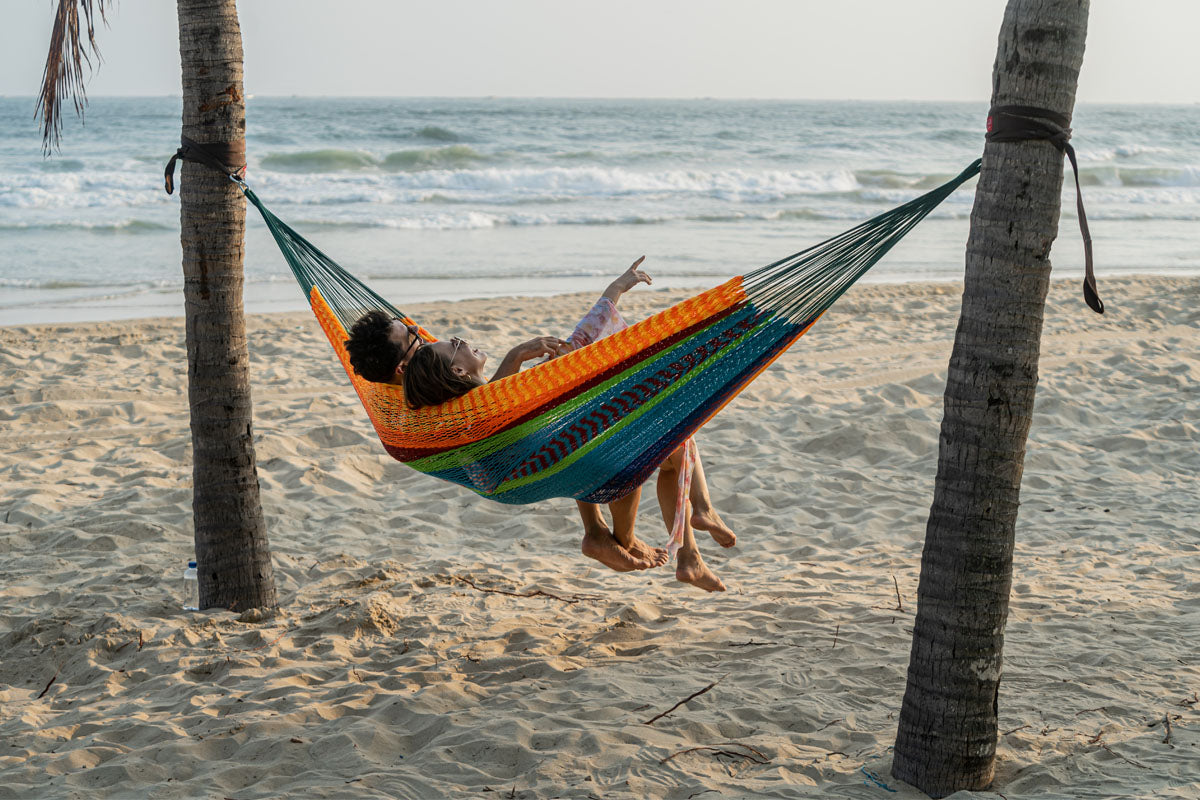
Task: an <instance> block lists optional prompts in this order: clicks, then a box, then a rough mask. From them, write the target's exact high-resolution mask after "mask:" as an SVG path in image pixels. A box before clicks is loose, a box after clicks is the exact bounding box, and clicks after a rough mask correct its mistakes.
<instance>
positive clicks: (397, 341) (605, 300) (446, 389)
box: [346, 256, 737, 592]
mask: <svg viewBox="0 0 1200 800" xmlns="http://www.w3.org/2000/svg"><path fill="white" fill-rule="evenodd" d="M644 259H645V256H642V258H639V259H638V260H637V261H635V262H633V265H632V266H630V267H629V269H628V270H626V271H625V272H624V273H622V274H621V276H620V277H618V278H617V279H616V280H615V281H613V282H612V283H611V284H610V285H609V287H608V288H607V289H605V291H604V293H603V294H602V295H601V296H600V299H599V300H597V301H596V304H595V305H594V306H592V309H591V310H590V311H589V312H588V313H587V315H586V316H584V318H583V319H582V320H581V321H580V323H579V325H578V326H576V328H575V332H574V333H572V334H571V337H570V338H569V339H566V340H564V339H558V338H555V337H552V336H538V337H536V338H534V339H530V340H529V341H527V342H524V343H522V344H519V345H517V346H516V347H514V348H513V349H512V350H510V351H509V352H508V354H507V355H506V356H505V357H504V358H503V359H502V360H501V362H500V366H499V368H498V369H497V370H496V373H495V374H494V375H493V376H492V378H491V379H492V380H493V381H496V380H499V379H501V378H506V377H508V376H509V375H513V374H515V373H517V372H518V371H520V369H521V365H522V364H524V363H525V362H527V361H532V360H534V359H538V358H542V357H547V358H554V357H555V356H560V355H562V354H564V353H568V352H570V351H572V350H575V349H577V348H579V347H583V346H585V345H588V344H591V343H592V342H594V341H596V340H597V339H601V338H603V337H605V336H608V335H609V334H612V333H615V332H617V331H619V330H622V329H624V328H625V327H626V324H625V321H624V320H623V319H622V318H621V315H620V313H618V311H617V302H618V301H619V300H620V298H621V295H623V294H624V293H625V292H627V291H629V290H630V289H632V288H633V287H634V286H636V285H638V284H639V283H645V284H649V283H650V282H651V281H650V276H649V275H647V274H646V273H645V272H642V271H641V270H639V269H638V267H639V266H640V265H641V263H642V261H643V260H644ZM372 315H378V316H380V317H383V316H384V315H382V314H380V312H372V314H368V315H367V316H365V317H363V318H362V319H360V320H359V321H358V322H357V323H355V325H354V327H353V328H352V329H351V332H350V339H349V341H347V343H346V345H347V349H348V350H349V352H350V361H351V365H352V366H353V367H354V369H355V371H356V372H358V374H360V375H362V376H363V377H364V378H367V379H368V380H378V381H379V382H381V383H395V384H402V385H403V387H404V396H405V399H406V400H407V401H408V403H409V405H411V406H413V407H414V408H421V407H423V406H431V405H438V404H440V403H444V402H446V401H447V400H450V399H452V398H455V397H458V396H460V395H463V394H466V393H467V392H469V391H470V390H472V389H474V388H476V387H477V386H482V385H483V384H484V383H487V382H488V381H487V380H486V379H485V378H484V376H483V368H484V365H485V364H486V363H487V354H486V353H484V352H483V351H481V350H479V349H478V348H474V347H471V346H470V345H469V344H468V343H467V342H465V341H463V340H462V339H459V338H457V337H454V338H451V339H448V340H445V341H438V342H429V343H422V342H421V340H420V339H419V338H418V337H417V335H416V331H415V330H408V329H406V328H405V327H404V325H403V324H402V323H400V322H399V321H398V320H390V319H386V318H383V319H375V320H372V319H371V317H372ZM414 327H415V326H414ZM381 354H382V355H381ZM372 376H374V377H372ZM691 447H692V461H693V462H694V469H693V472H692V478H691V486H690V488H689V489H688V490H687V492H686V495H684V494H683V493H682V490H680V493H679V495H678V496H677V487H680V480H679V478H680V470H682V469H684V468H685V463H686V462H685V458H687V456H688V452H687V448H688V445H686V444H685V445H684V446H682V447H680V448H679V449H678V450H676V451H675V452H674V453H672V454H671V455H670V456H669V457H668V458H667V459H666V461H664V462H663V463H662V465H661V466H660V467H659V472H658V484H657V491H658V501H659V505H660V506H661V508H662V514H663V521H664V522H665V523H666V526H667V530H668V531H673V530H674V529H675V517H676V514H677V513H680V512H681V511H683V510H685V509H686V508H687V505H686V504H685V503H683V499H684V497H685V496H686V498H687V499H688V500H690V503H691V514H689V515H688V517H687V518H685V519H684V520H683V524H682V526H681V528H682V530H681V532H680V533H679V535H680V541H679V542H678V546H679V550H678V558H679V560H678V564H677V567H676V570H675V577H676V578H677V579H678V580H680V581H682V582H684V583H690V584H692V585H693V586H697V587H699V588H701V589H704V590H706V591H710V592H713V591H724V590H725V585H724V584H723V583H722V582H721V580H720V578H718V577H717V576H716V575H715V574H713V572H712V570H710V569H709V568H708V566H707V565H705V563H704V560H703V559H702V558H701V557H700V550H699V548H698V547H697V546H696V538H695V535H694V533H693V528H699V529H700V530H704V531H708V532H709V534H711V535H712V537H713V539H714V540H716V542H717V543H718V544H720V545H721V546H722V547H733V546H734V544H736V543H737V537H736V536H735V535H734V533H733V531H731V530H730V529H729V528H728V527H727V526H726V525H725V523H724V522H722V520H721V517H720V516H719V515H718V514H717V512H716V510H715V509H714V508H713V505H712V500H711V498H710V497H709V494H708V483H707V481H705V478H704V468H703V466H702V465H701V463H700V460H699V458H697V457H695V455H694V453H695V450H694V448H695V445H694V444H692V445H691ZM684 485H686V482H685V483H684ZM641 491H642V490H641V487H640V486H639V487H638V488H637V489H635V490H634V491H633V492H631V493H630V494H628V495H626V496H625V497H622V498H621V499H620V500H617V501H615V502H612V503H609V504H608V508H609V512H610V514H611V515H612V520H613V524H612V529H611V530H610V529H609V527H608V525H606V524H605V522H604V517H603V516H602V515H601V513H600V507H599V506H597V505H595V504H593V503H585V502H582V501H576V504H577V505H578V506H579V514H580V516H581V517H582V519H583V529H584V536H583V554H584V555H586V556H588V557H590V558H594V559H596V560H597V561H599V562H600V563H602V564H604V565H605V566H607V567H609V568H610V569H614V570H616V571H618V572H630V571H632V570H642V569H650V568H652V567H659V566H662V565H663V564H665V563H667V561H668V555H667V551H666V550H664V549H662V548H657V547H650V546H649V545H647V544H645V543H644V542H642V541H641V540H640V539H638V538H637V537H636V536H634V533H633V528H634V521H635V519H636V518H637V509H638V502H639V501H640V499H641Z"/></svg>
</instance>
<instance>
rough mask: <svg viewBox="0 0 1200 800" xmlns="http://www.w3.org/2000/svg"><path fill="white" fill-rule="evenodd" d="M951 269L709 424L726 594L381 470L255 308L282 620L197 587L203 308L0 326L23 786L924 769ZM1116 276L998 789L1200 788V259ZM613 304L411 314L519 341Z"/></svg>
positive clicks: (563, 519) (493, 791) (386, 465)
mask: <svg viewBox="0 0 1200 800" xmlns="http://www.w3.org/2000/svg"><path fill="white" fill-rule="evenodd" d="M960 291H961V287H959V286H956V285H952V284H941V285H936V284H927V285H900V286H863V287H859V288H856V289H855V290H854V291H853V292H851V293H850V294H849V295H847V296H846V297H845V298H844V299H843V300H842V301H841V302H840V303H839V304H838V305H837V306H836V307H835V308H834V309H833V310H832V311H831V312H830V313H829V314H828V315H827V316H826V318H825V319H824V320H823V321H822V322H821V323H820V324H819V325H818V326H817V328H816V329H815V330H814V331H813V332H812V333H811V334H810V335H809V336H808V337H806V338H805V339H804V340H802V341H801V343H799V344H798V345H797V346H796V347H794V348H793V349H792V351H791V352H790V353H788V354H787V355H785V356H784V357H783V358H781V359H780V360H779V361H778V362H777V363H776V365H775V366H773V367H772V368H771V369H770V370H769V371H768V372H767V373H765V374H764V375H763V376H762V377H761V378H760V379H759V380H758V381H757V382H756V383H754V384H753V385H751V386H750V387H749V389H748V390H747V391H746V392H745V393H744V394H743V395H742V396H741V397H740V398H739V399H738V400H736V401H735V402H734V403H733V404H732V405H731V406H730V407H728V408H727V409H726V410H725V411H724V412H723V413H722V414H721V415H719V416H718V417H717V418H716V419H714V420H713V421H712V422H711V423H710V424H709V425H708V426H707V428H706V429H705V430H704V431H702V433H701V436H700V440H699V441H700V447H701V451H702V453H703V455H704V458H705V464H706V467H707V472H708V476H709V480H710V483H711V486H712V493H713V496H714V499H715V501H716V504H717V506H718V508H719V509H720V510H721V511H722V512H723V514H724V516H725V518H726V520H727V521H728V522H729V523H730V524H731V525H732V526H733V527H734V529H735V530H736V531H737V532H738V534H739V536H740V543H739V545H738V547H737V548H735V549H734V550H732V551H722V550H721V549H720V548H718V547H716V545H715V544H714V543H712V542H711V541H708V540H707V537H705V538H702V539H701V548H702V550H703V552H704V553H705V555H706V558H707V559H708V562H709V563H710V564H711V565H712V566H713V567H714V569H715V570H716V571H717V572H718V574H720V575H721V576H722V577H723V578H724V580H725V581H726V583H727V584H728V585H729V588H730V591H728V592H727V593H725V594H723V595H713V596H709V595H705V594H703V593H702V592H699V591H697V590H695V589H691V588H687V587H683V586H681V585H679V584H677V583H675V582H674V581H673V580H672V577H673V576H672V571H671V570H670V569H661V570H656V571H653V572H647V573H634V574H617V573H613V572H610V571H608V570H606V569H604V568H603V567H601V566H600V565H598V564H597V563H595V562H592V561H589V560H587V559H585V558H584V557H582V556H581V555H580V554H579V551H578V545H579V538H580V530H579V524H578V519H577V517H576V514H575V510H574V508H573V504H572V503H570V502H569V501H555V502H547V503H542V504H539V505H535V506H530V507H524V508H520V509H514V508H509V507H503V506H498V505H495V504H492V503H489V502H488V501H485V500H482V499H480V498H478V497H475V496H473V495H471V494H469V493H468V492H466V491H465V490H462V489H459V488H457V487H454V486H450V485H445V484H441V483H439V482H437V481H434V480H432V479H429V478H426V477H424V476H421V475H418V474H416V473H413V472H411V471H409V470H407V469H406V468H405V467H403V466H402V465H400V464H398V463H396V462H394V461H392V460H391V459H389V458H388V457H387V456H386V455H385V454H384V453H383V452H382V449H381V448H380V447H379V446H378V443H377V440H375V438H374V436H373V434H372V431H371V429H370V426H369V424H368V422H367V419H366V417H365V415H363V414H362V413H361V410H360V409H359V407H358V406H357V400H356V398H355V396H354V394H353V393H352V392H351V391H350V390H349V388H348V385H347V384H346V383H345V381H344V377H343V376H342V374H341V373H340V368H339V367H338V365H337V363H336V362H335V361H334V360H333V359H332V357H331V355H330V352H329V351H328V349H327V347H326V345H325V344H324V341H323V339H322V338H321V334H320V331H319V330H318V328H317V327H316V325H315V323H314V322H313V321H312V320H311V318H310V317H309V316H308V315H305V314H288V315H263V316H255V317H252V318H250V320H249V335H250V348H251V353H252V360H253V374H254V392H255V403H256V426H257V430H256V434H257V436H256V438H257V452H258V463H259V474H260V478H261V481H262V488H263V504H264V510H265V513H266V516H267V519H268V523H269V528H270V537H271V545H272V548H273V552H274V559H275V568H276V578H277V581H278V587H279V596H280V607H279V609H278V611H277V612H276V613H274V614H262V613H259V612H247V613H244V614H236V613H232V612H227V611H208V612H200V613H192V614H189V613H185V612H182V611H181V610H180V583H181V581H180V578H181V575H182V572H183V569H184V566H185V563H186V561H187V560H188V559H189V558H190V557H191V554H192V544H191V542H192V533H191V511H190V492H189V481H190V465H189V453H190V441H189V432H188V421H187V403H186V395H185V380H186V363H185V356H184V349H183V325H182V321H181V320H177V319H166V320H150V321H122V322H110V323H96V324H86V325H85V324H79V325H65V326H55V327H22V328H2V329H0V376H2V385H3V388H0V397H2V399H0V487H3V489H2V494H0V653H2V654H3V661H2V665H0V798H72V797H87V798H97V797H100V798H109V797H129V798H195V797H204V798H237V800H248V799H249V798H277V797H288V798H334V797H362V798H442V797H485V798H486V797H496V798H501V797H503V798H510V797H511V798H535V797H536V798H552V797H564V798H678V799H679V800H683V799H684V798H692V797H702V798H707V797H730V798H759V797H863V798H866V797H871V798H882V797H895V798H916V797H921V796H922V795H921V794H920V793H919V792H917V791H916V790H914V789H912V788H911V787H908V786H905V785H904V784H901V783H899V782H898V781H896V780H895V779H893V778H891V777H890V774H889V767H890V758H891V756H890V747H891V745H892V742H893V740H894V736H895V729H896V715H897V713H898V710H899V706H900V698H901V695H902V693H903V690H904V676H905V669H906V665H907V659H908V648H909V639H910V631H911V625H912V619H913V616H912V612H913V607H914V606H915V602H916V598H915V595H916V583H917V574H918V567H919V558H920V550H921V544H922V540H923V535H924V522H925V517H926V514H927V511H928V508H929V503H930V499H931V493H932V486H933V475H934V467H935V458H936V448H937V429H938V424H939V422H940V419H941V394H942V391H943V388H944V380H945V369H946V363H947V359H948V354H949V351H950V345H951V341H952V337H953V332H954V327H955V322H956V319H957V313H958V296H959V293H960ZM1103 293H1104V297H1105V299H1106V300H1107V301H1108V303H1109V312H1108V313H1107V314H1106V315H1104V316H1103V317H1098V316H1096V315H1094V314H1092V313H1091V312H1090V311H1088V310H1087V309H1086V308H1085V307H1084V306H1083V303H1082V301H1081V299H1080V298H1079V292H1078V289H1077V285H1076V282H1075V281H1071V282H1069V283H1066V284H1058V283H1056V284H1055V286H1054V288H1053V291H1052V297H1051V301H1050V304H1049V307H1048V312H1047V325H1046V334H1045V338H1044V345H1043V357H1042V378H1041V384H1040V387H1039V390H1038V406H1037V414H1036V418H1035V420H1034V426H1033V431H1032V435H1031V441H1030V444H1029V450H1028V456H1027V460H1026V469H1025V479H1024V487H1023V492H1022V500H1023V506H1022V510H1021V516H1020V520H1019V522H1018V529H1017V547H1016V555H1015V580H1014V586H1013V596H1012V612H1011V615H1010V618H1009V622H1008V628H1007V645H1006V651H1005V656H1006V660H1005V673H1004V683H1003V685H1002V691H1001V696H1000V729H1001V733H1002V735H1001V739H1000V748H999V761H998V766H997V775H998V783H997V785H996V787H995V788H996V789H997V790H998V791H1000V792H1003V796H1004V797H1006V798H1008V800H1016V799H1017V798H1033V797H1037V798H1052V797H1138V798H1149V797H1156V798H1166V797H1170V798H1197V797H1200V747H1198V745H1200V735H1198V734H1200V708H1198V706H1200V703H1198V702H1197V694H1196V692H1197V691H1198V690H1200V648H1197V645H1196V643H1197V641H1200V570H1198V569H1197V565H1198V563H1200V562H1198V556H1200V491H1197V489H1198V486H1197V481H1196V475H1197V471H1198V470H1200V419H1198V417H1200V415H1198V414H1197V408H1200V388H1198V387H1200V355H1198V353H1200V324H1198V323H1200V279H1175V278H1172V279H1168V278H1140V279H1133V278H1106V279H1104V280H1103ZM681 296H682V295H681V293H680V292H678V291H675V292H666V293H664V292H654V291H643V290H639V291H637V292H635V293H633V294H631V295H629V296H627V298H626V300H625V301H624V304H623V309H624V310H625V311H626V312H627V316H628V317H630V318H632V319H637V318H640V317H641V316H642V315H644V314H646V313H648V312H649V311H650V310H652V309H654V308H658V307H661V306H663V305H665V304H666V303H668V302H670V301H672V300H674V299H677V298H679V297H681ZM590 301H591V297H589V296H587V295H572V296H567V297H563V298H560V299H558V300H555V301H553V302H547V301H546V300H544V299H543V300H530V299H523V300H522V299H517V300H512V299H508V300H495V299H493V300H481V301H465V302H460V303H444V304H438V305H429V306H424V307H420V308H414V309H412V311H413V312H414V313H416V314H417V315H418V316H419V317H420V318H421V319H423V320H424V322H425V323H426V324H427V325H429V326H430V327H431V328H432V329H434V330H436V331H439V332H441V333H442V334H443V335H449V334H458V335H463V336H465V337H467V338H468V339H471V340H473V341H479V342H482V343H484V344H485V346H487V347H488V349H490V350H491V351H493V352H494V353H498V354H500V353H503V352H504V350H505V349H506V347H508V346H510V345H511V344H513V343H515V342H516V341H518V340H519V339H521V338H525V337H527V336H528V335H530V334H532V333H538V332H543V333H552V334H559V333H565V332H567V331H569V329H570V327H571V324H572V323H573V321H574V320H575V319H576V318H577V317H578V316H579V315H580V314H581V313H582V312H583V310H585V308H586V307H587V305H588V304H589V303H590ZM653 494H654V493H653V491H647V492H645V493H644V500H643V504H642V509H641V515H640V518H639V523H638V524H639V532H640V533H641V535H642V536H643V537H644V538H646V539H647V540H648V541H651V542H653V543H661V542H662V541H663V540H664V539H665V533H664V531H663V530H662V526H661V522H660V521H659V518H658V510H657V507H656V503H655V501H654V498H653ZM488 590H505V591H509V592H515V593H518V594H523V593H532V592H534V591H536V590H541V591H543V592H545V593H548V594H552V595H555V596H554V597H550V596H546V595H535V596H531V597H525V596H514V595H510V594H500V593H496V592H493V591H488ZM716 681H719V682H718V683H717V684H716V686H715V687H713V688H711V689H710V690H709V691H707V692H705V693H703V694H701V695H699V696H697V697H696V698H695V699H693V700H691V701H690V702H688V703H686V704H684V705H681V706H679V707H678V708H676V709H675V710H674V711H672V712H671V713H670V714H668V715H666V716H664V717H661V718H660V719H658V720H657V721H655V722H654V724H653V725H649V724H646V722H647V720H650V719H651V718H652V717H654V716H655V715H657V714H659V713H661V712H663V711H666V710H667V709H670V708H671V707H672V706H674V705H675V704H676V703H678V702H679V701H680V700H683V699H684V698H686V697H688V696H689V695H691V694H693V693H695V692H698V691H700V690H701V689H704V688H705V687H707V686H709V685H710V684H712V683H713V682H716ZM1164 719H1166V720H1169V722H1170V729H1169V732H1170V735H1169V737H1168V735H1167V733H1168V731H1167V728H1166V726H1165V725H1164ZM871 776H875V777H876V778H877V779H878V781H879V782H880V783H882V784H885V785H886V787H887V789H885V788H884V786H881V785H879V783H876V782H875V780H874V779H873V778H872V777H871ZM889 790H895V791H894V792H893V791H889ZM968 796H970V797H996V796H997V795H995V794H993V793H988V792H980V793H976V794H968V793H963V794H961V795H957V797H968Z"/></svg>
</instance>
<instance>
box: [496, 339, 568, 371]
mask: <svg viewBox="0 0 1200 800" xmlns="http://www.w3.org/2000/svg"><path fill="white" fill-rule="evenodd" d="M570 348H571V346H570V345H569V344H567V342H565V341H563V340H562V339H559V338H558V337H556V336H538V337H536V338H534V339H530V340H529V341H528V342H522V343H521V344H519V345H517V346H516V347H514V348H513V349H512V350H509V351H508V355H506V356H505V357H504V360H502V361H501V362H500V366H499V367H498V368H497V369H496V374H495V375H493V376H492V380H493V381H498V380H500V379H501V378H507V377H508V376H509V375H516V374H517V373H518V372H520V371H521V365H522V364H524V363H525V362H526V361H532V360H534V359H535V358H541V357H543V356H550V357H554V356H557V355H562V354H563V353H565V352H567V351H568V350H570Z"/></svg>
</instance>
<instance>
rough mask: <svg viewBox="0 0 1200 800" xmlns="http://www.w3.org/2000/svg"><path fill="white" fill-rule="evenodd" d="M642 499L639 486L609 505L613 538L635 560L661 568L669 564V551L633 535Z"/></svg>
mask: <svg viewBox="0 0 1200 800" xmlns="http://www.w3.org/2000/svg"><path fill="white" fill-rule="evenodd" d="M641 499H642V487H640V486H639V487H638V488H636V489H634V490H633V491H632V492H630V493H629V494H627V495H625V496H624V497H622V498H621V499H620V500H614V501H613V502H611V503H609V504H608V511H609V513H610V514H612V521H613V538H615V539H616V540H617V544H619V545H621V547H624V548H625V549H626V550H628V551H629V553H630V555H632V556H633V557H634V558H644V559H647V560H649V561H651V562H653V563H654V566H656V567H661V566H662V565H663V564H666V563H667V551H666V550H664V549H663V548H661V547H651V546H650V545H648V544H646V543H645V542H643V541H642V540H641V539H639V538H637V537H636V536H634V535H633V526H634V524H635V523H636V522H637V510H638V503H639V502H640V501H641Z"/></svg>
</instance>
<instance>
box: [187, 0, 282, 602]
mask: <svg viewBox="0 0 1200 800" xmlns="http://www.w3.org/2000/svg"><path fill="white" fill-rule="evenodd" d="M178 13H179V55H180V60H181V62H182V69H183V135H184V136H187V137H189V138H191V139H193V140H195V141H197V142H200V143H204V144H207V143H212V142H221V143H233V144H235V145H240V146H241V147H242V148H243V149H244V147H245V133H246V106H245V100H244V95H243V93H242V37H241V30H240V28H239V26H238V18H237V5H236V2H235V0H178ZM179 199H180V227H181V236H180V238H181V242H182V245H183V275H184V305H185V309H184V313H185V315H186V319H187V352H188V402H189V406H190V409H191V423H192V449H193V466H192V480H193V498H192V514H193V518H194V520H195V528H196V530H195V539H196V561H197V563H198V573H199V578H200V607H201V608H210V607H220V608H229V609H233V610H237V611H241V610H245V609H248V608H255V607H260V606H273V605H275V578H274V571H273V569H272V566H271V551H270V547H269V545H268V543H267V533H266V526H265V524H264V521H263V515H262V508H261V506H260V504H259V490H258V472H257V470H256V468H255V459H254V440H253V426H252V420H251V403H250V363H249V353H248V351H247V346H246V326H245V320H244V318H243V313H242V261H243V255H244V236H245V227H246V226H245V222H246V205H245V199H244V198H243V197H242V194H241V192H240V191H239V190H238V188H237V186H236V185H235V184H233V183H232V182H231V181H230V180H229V178H228V177H227V176H225V175H222V174H221V173H219V172H218V171H216V170H214V169H211V168H210V167H207V166H204V165H202V164H196V163H192V162H186V161H185V162H183V164H182V180H181V182H180V191H179Z"/></svg>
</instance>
